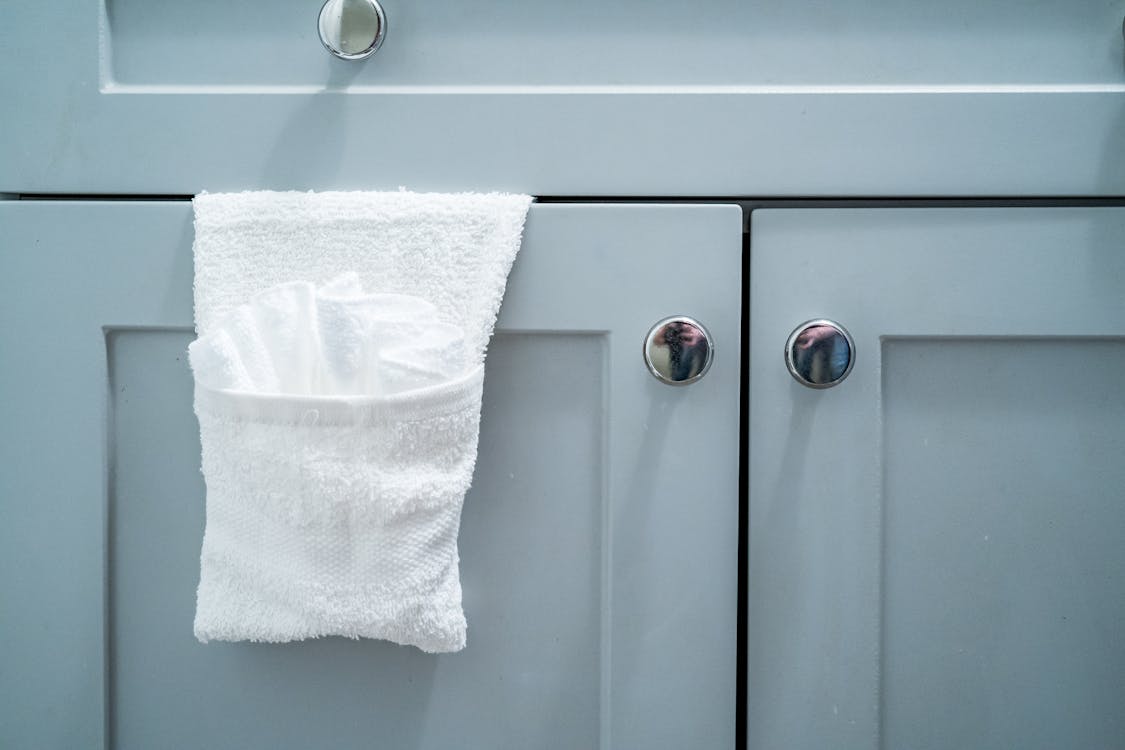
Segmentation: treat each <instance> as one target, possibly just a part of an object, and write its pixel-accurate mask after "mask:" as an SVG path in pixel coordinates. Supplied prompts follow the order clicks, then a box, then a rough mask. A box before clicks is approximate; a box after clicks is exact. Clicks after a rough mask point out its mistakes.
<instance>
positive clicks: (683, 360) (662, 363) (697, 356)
mask: <svg viewBox="0 0 1125 750" xmlns="http://www.w3.org/2000/svg"><path fill="white" fill-rule="evenodd" d="M714 357H715V346H714V344H713V343H712V341H711V334H710V333H708V332H707V329H706V328H704V327H703V324H701V323H699V322H698V321H695V320H693V319H691V318H689V317H686V316H684V315H677V316H674V317H671V318H665V319H664V320H661V321H659V322H657V324H656V325H654V326H653V327H652V328H651V329H650V330H649V332H648V336H646V337H645V342H644V358H645V365H647V366H648V371H649V372H651V373H652V374H653V376H654V377H655V378H656V379H657V380H659V381H660V382H661V383H666V384H668V385H688V384H690V383H694V382H695V381H697V380H699V379H700V378H701V377H703V376H704V375H706V374H707V370H708V369H709V368H710V367H711V360H712V359H714Z"/></svg>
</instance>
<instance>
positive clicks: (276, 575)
mask: <svg viewBox="0 0 1125 750" xmlns="http://www.w3.org/2000/svg"><path fill="white" fill-rule="evenodd" d="M530 200H531V199H530V198H529V197H527V196H518V195H497V194H492V195H436V194H414V193H406V192H397V193H319V194H316V193H239V194H204V195H200V196H198V197H197V198H196V199H195V213H196V216H195V229H196V238H195V315H196V328H197V331H198V333H199V338H198V339H197V340H196V341H195V342H193V343H192V345H191V347H190V359H191V365H192V370H193V372H194V373H195V379H196V390H195V410H196V414H197V415H198V417H199V423H200V436H201V442H202V448H203V474H204V477H205V479H206V482H207V525H206V530H205V533H204V539H203V549H202V554H201V560H200V583H199V591H198V598H197V607H196V617H195V634H196V637H197V638H199V639H200V640H201V641H207V640H209V639H218V640H253V641H290V640H298V639H303V638H310V637H317V636H323V635H344V636H350V637H368V638H384V639H388V640H392V641H395V642H397V643H402V644H409V645H414V646H417V647H419V648H421V649H423V650H425V651H431V652H441V651H457V650H459V649H461V648H463V647H464V645H465V630H466V624H465V617H464V613H463V611H462V609H461V584H460V578H459V572H458V555H457V531H458V527H459V524H460V516H461V505H462V502H463V500H464V496H465V492H466V491H467V489H468V486H469V483H470V481H471V479H472V471H473V465H474V463H475V461H476V448H477V436H478V431H479V423H480V405H481V387H482V382H483V361H484V353H485V348H486V346H487V344H488V340H489V338H490V337H491V334H492V327H493V325H494V323H495V320H496V314H497V312H498V310H499V306H500V300H501V298H502V296H503V292H504V286H505V284H506V281H507V275H508V271H509V269H510V268H511V264H512V262H513V260H514V259H515V255H516V252H517V251H518V250H519V244H520V235H521V232H522V228H523V222H524V218H525V216H526V213H527V209H528V206H529V205H530Z"/></svg>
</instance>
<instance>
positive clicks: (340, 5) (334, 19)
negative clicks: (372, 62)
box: [317, 0, 387, 60]
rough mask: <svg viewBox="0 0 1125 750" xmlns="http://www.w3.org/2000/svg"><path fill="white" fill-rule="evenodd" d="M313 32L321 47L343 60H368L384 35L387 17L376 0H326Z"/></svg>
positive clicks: (381, 41)
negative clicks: (316, 34)
mask: <svg viewBox="0 0 1125 750" xmlns="http://www.w3.org/2000/svg"><path fill="white" fill-rule="evenodd" d="M317 30H318V31H319V32H320V41H321V42H322V43H323V44H324V48H325V49H327V50H328V51H329V52H331V53H332V54H333V55H335V56H336V57H339V58H341V59H343V60H362V59H363V58H365V57H371V55H374V54H375V51H376V50H377V49H379V45H380V44H382V43H383V37H384V36H386V34H387V16H386V14H384V13H383V6H382V5H379V0H328V1H327V2H326V3H324V6H323V7H321V9H320V17H319V18H318V19H317Z"/></svg>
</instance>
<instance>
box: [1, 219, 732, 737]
mask: <svg viewBox="0 0 1125 750" xmlns="http://www.w3.org/2000/svg"><path fill="white" fill-rule="evenodd" d="M0 221H2V223H3V226H4V227H5V229H6V231H5V233H4V235H3V240H2V241H0V259H2V260H0V268H2V270H3V273H0V300H2V301H0V319H2V320H3V321H4V325H3V326H0V352H2V353H3V354H2V356H3V361H4V367H3V368H0V379H2V391H3V393H4V394H5V396H6V398H5V401H6V404H7V406H6V410H7V416H6V420H5V425H4V428H3V430H0V463H2V465H3V466H4V467H5V469H4V471H3V472H0V497H2V498H4V504H5V522H4V524H3V525H2V529H0V586H2V588H3V591H4V595H3V598H4V601H5V602H7V603H8V605H6V606H4V607H3V608H0V631H2V632H3V633H4V636H5V637H4V642H5V643H6V644H7V645H6V646H5V649H4V658H3V662H4V669H3V672H2V674H0V703H2V704H3V705H4V706H5V707H6V709H5V711H4V714H5V717H4V719H3V721H0V744H2V745H4V746H5V747H43V748H47V747H58V748H69V747H96V746H99V745H101V744H102V743H103V742H104V743H105V744H106V745H107V746H112V747H122V748H125V747H155V746H165V745H183V744H185V743H186V744H190V745H193V746H199V747H209V748H222V747H231V748H245V747H263V748H265V747H269V748H280V747H294V748H297V747H302V748H303V747H312V746H321V745H325V744H327V745H330V746H332V747H372V746H379V747H418V748H449V747H511V748H526V747H558V748H575V747H598V746H601V747H661V746H669V747H670V746H676V747H688V746H691V747H714V748H729V747H731V746H732V744H733V742H734V731H735V712H736V705H735V692H736V691H735V680H736V676H735V671H736V668H735V665H736V648H737V647H736V640H735V639H736V601H737V596H736V588H737V584H736V580H737V535H738V532H737V528H738V461H739V454H738V444H739V435H738V403H739V350H740V334H739V314H740V313H739V311H740V278H741V270H740V269H741V257H740V256H741V242H742V225H741V221H742V219H741V212H740V211H739V209H738V208H737V207H733V206H641V205H631V206H613V205H588V206H539V205H537V206H533V208H532V212H531V215H530V217H529V220H528V224H527V230H526V237H525V242H524V248H523V250H522V251H521V254H520V256H519V258H518V259H517V262H516V266H515V268H514V270H513V272H512V275H511V278H510V280H509V289H508V293H507V296H506V298H505V302H504V306H503V310H502V312H501V315H500V319H499V322H498V328H497V334H496V337H495V338H494V340H493V343H492V346H491V348H490V351H489V355H488V361H487V375H486V380H485V397H484V407H483V419H482V429H481V439H480V446H481V449H480V456H479V459H478V462H477V467H476V473H475V477H474V482H473V488H472V490H471V491H470V493H469V496H468V498H467V500H466V502H465V509H464V513H463V517H462V530H461V536H460V549H461V559H462V581H463V585H464V592H465V594H464V597H465V609H466V615H467V617H468V621H469V645H468V647H467V648H466V649H465V650H464V651H463V652H460V653H457V654H452V655H444V656H435V655H430V654H424V653H421V652H419V651H417V650H416V649H412V648H405V647H400V646H396V645H393V644H390V643H386V642H378V641H351V640H346V639H340V638H326V639H323V640H319V641H309V642H302V643H296V644H287V645H264V644H247V643H241V644H224V643H212V644H209V645H206V646H204V645H201V644H199V643H197V642H196V641H195V640H194V638H193V637H192V628H191V623H192V615H193V611H194V606H195V587H196V584H197V583H198V574H199V568H198V566H199V546H200V540H201V536H202V531H203V520H204V517H203V513H204V502H203V499H204V486H203V480H202V477H201V476H200V474H199V462H200V456H199V437H198V426H197V423H196V420H195V417H194V415H193V414H192V407H191V391H192V380H191V374H190V372H189V371H188V369H187V364H186V358H185V350H186V347H187V344H188V342H189V341H190V340H191V339H192V338H193V333H192V331H191V320H192V318H191V283H192V259H191V237H192V234H191V207H190V204H188V203H186V202H165V203H142V202H138V203H132V202H117V203H98V202H85V203H61V202H36V201H19V202H7V203H4V204H0ZM685 248H687V249H689V250H690V254H691V255H690V257H691V261H690V262H685V260H684V258H685V255H684V253H685ZM676 313H687V314H690V315H692V316H693V317H695V318H696V319H698V320H699V321H701V322H703V323H704V324H705V325H706V326H707V328H708V329H709V330H710V332H711V334H712V336H713V337H714V340H715V347H716V351H717V354H716V357H715V360H714V364H713V366H712V368H711V370H710V371H709V372H708V374H707V375H706V376H705V377H704V378H702V379H701V380H700V381H699V382H697V383H694V384H692V385H690V386H685V387H680V388H675V387H669V386H666V385H663V384H661V383H660V382H658V381H657V380H656V379H655V378H654V377H652V375H650V374H649V372H648V371H647V369H646V367H645V364H644V362H643V360H642V357H641V343H642V341H643V339H644V337H645V335H646V334H647V332H648V330H649V327H650V326H651V325H652V324H653V323H655V322H656V321H658V320H660V319H661V318H664V317H667V316H669V315H672V314H676ZM12 603H18V606H9V605H10V604H12Z"/></svg>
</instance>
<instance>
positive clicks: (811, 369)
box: [785, 319, 855, 388]
mask: <svg viewBox="0 0 1125 750" xmlns="http://www.w3.org/2000/svg"><path fill="white" fill-rule="evenodd" d="M854 364H855V342H854V341H852V337H851V334H849V333H848V332H847V330H846V329H845V328H844V327H843V326H842V325H840V324H839V323H834V322H832V321H831V320H823V319H821V320H810V321H807V322H805V323H802V324H801V325H799V326H797V327H796V328H795V329H794V330H793V333H791V334H789V340H788V341H786V342H785V366H786V367H788V368H789V374H790V375H792V376H793V378H794V379H795V380H796V381H797V382H798V383H800V384H801V385H804V386H808V387H809V388H831V387H832V386H834V385H838V384H839V383H840V382H841V381H842V380H843V379H844V378H846V377H847V376H848V373H850V372H851V371H852V365H854Z"/></svg>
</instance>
